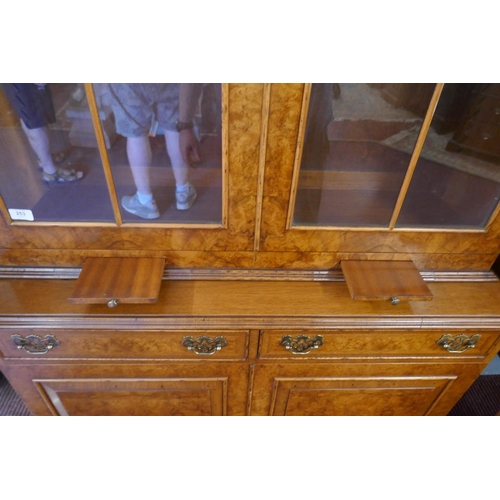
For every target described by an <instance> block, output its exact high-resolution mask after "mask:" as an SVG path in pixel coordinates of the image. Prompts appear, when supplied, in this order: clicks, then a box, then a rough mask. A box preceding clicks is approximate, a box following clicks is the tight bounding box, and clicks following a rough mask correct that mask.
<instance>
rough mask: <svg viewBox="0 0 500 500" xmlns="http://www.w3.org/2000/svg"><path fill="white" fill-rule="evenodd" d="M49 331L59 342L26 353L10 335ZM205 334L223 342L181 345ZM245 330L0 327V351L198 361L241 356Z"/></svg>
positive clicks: (38, 357) (22, 354) (39, 356)
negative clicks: (200, 347) (207, 349)
mask: <svg viewBox="0 0 500 500" xmlns="http://www.w3.org/2000/svg"><path fill="white" fill-rule="evenodd" d="M19 335H20V336H22V337H23V338H26V337H28V336H29V335H36V336H38V337H40V338H41V339H43V338H45V336H46V335H52V336H54V337H55V339H56V340H57V341H58V342H59V345H57V347H53V348H51V349H50V350H48V351H47V352H46V353H45V354H30V353H29V352H28V350H25V349H18V348H17V347H16V346H15V345H14V343H13V337H16V336H19ZM204 336H209V337H210V338H211V341H212V342H213V341H215V339H216V338H217V337H224V340H225V346H224V347H223V348H222V349H220V350H217V351H215V353H214V354H197V353H196V352H195V351H194V350H188V349H187V348H186V347H184V346H183V345H182V342H183V340H184V339H185V338H186V337H192V338H193V339H194V340H195V341H196V340H197V339H199V338H200V337H204ZM247 350H248V332H245V331H239V332H237V331H227V330H224V331H210V332H204V331H190V330H185V331H182V332H181V331H177V332H176V331H169V332H165V331H163V332H160V331H141V330H134V331H127V330H122V331H102V330H101V331H98V330H74V331H70V330H44V329H25V330H13V329H7V330H0V351H1V352H3V353H4V356H5V357H6V358H26V359H35V360H36V361H40V360H42V359H49V360H50V359H120V358H121V359H185V360H193V361H194V360H196V361H200V360H202V359H206V360H209V361H216V360H227V359H245V357H246V354H247Z"/></svg>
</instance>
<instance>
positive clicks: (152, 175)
mask: <svg viewBox="0 0 500 500" xmlns="http://www.w3.org/2000/svg"><path fill="white" fill-rule="evenodd" d="M94 89H95V94H96V98H97V102H98V106H99V109H100V113H101V122H102V125H103V129H104V133H105V135H106V136H107V137H109V141H110V149H109V160H110V164H111V168H112V172H113V179H114V182H115V186H116V191H117V195H118V199H119V202H120V208H121V213H122V217H123V221H124V222H163V223H165V222H177V223H202V224H203V223H218V224H220V223H221V222H222V127H221V84H219V83H200V84H193V83H181V84H179V83H107V84H94Z"/></svg>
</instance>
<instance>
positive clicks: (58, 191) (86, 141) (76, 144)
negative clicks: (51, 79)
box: [0, 83, 114, 222]
mask: <svg viewBox="0 0 500 500" xmlns="http://www.w3.org/2000/svg"><path fill="white" fill-rule="evenodd" d="M0 194H1V195H2V197H3V200H4V202H5V204H6V205H7V208H8V209H9V213H10V215H11V218H12V219H13V220H35V221H75V222H78V221H95V222H104V221H108V222H112V221H114V215H113V211H112V207H111V202H110V199H109V194H108V190H107V186H106V182H105V178H104V173H103V170H102V164H101V160H100V156H99V151H98V149H97V141H96V138H95V134H94V130H93V127H92V120H91V117H90V111H89V107H88V104H87V99H86V95H85V91H84V87H83V84H74V83H68V84H66V83H50V84H43V83H38V84H36V83H3V84H1V86H0Z"/></svg>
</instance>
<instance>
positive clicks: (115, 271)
mask: <svg viewBox="0 0 500 500" xmlns="http://www.w3.org/2000/svg"><path fill="white" fill-rule="evenodd" d="M164 267H165V259H163V258H133V257H91V258H89V259H87V261H86V262H85V264H84V266H83V269H82V272H81V273H80V276H79V277H78V279H77V280H76V286H75V288H74V290H73V293H72V295H71V297H69V298H68V300H69V302H70V303H71V304H108V305H110V307H112V306H114V305H117V304H119V303H123V304H154V303H155V302H156V301H157V300H158V295H159V293H160V286H161V282H162V277H163V269H164ZM110 301H115V302H110Z"/></svg>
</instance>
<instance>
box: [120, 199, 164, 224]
mask: <svg viewBox="0 0 500 500" xmlns="http://www.w3.org/2000/svg"><path fill="white" fill-rule="evenodd" d="M122 207H123V208H124V209H125V210H126V211H127V212H129V213H131V214H134V215H137V216H138V217H142V218H143V219H157V218H158V217H159V216H160V212H159V211H158V207H157V206H156V201H155V200H152V201H150V202H148V203H146V204H145V205H143V204H142V203H141V202H140V201H139V198H138V197H137V193H135V194H134V196H124V197H123V198H122Z"/></svg>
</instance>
